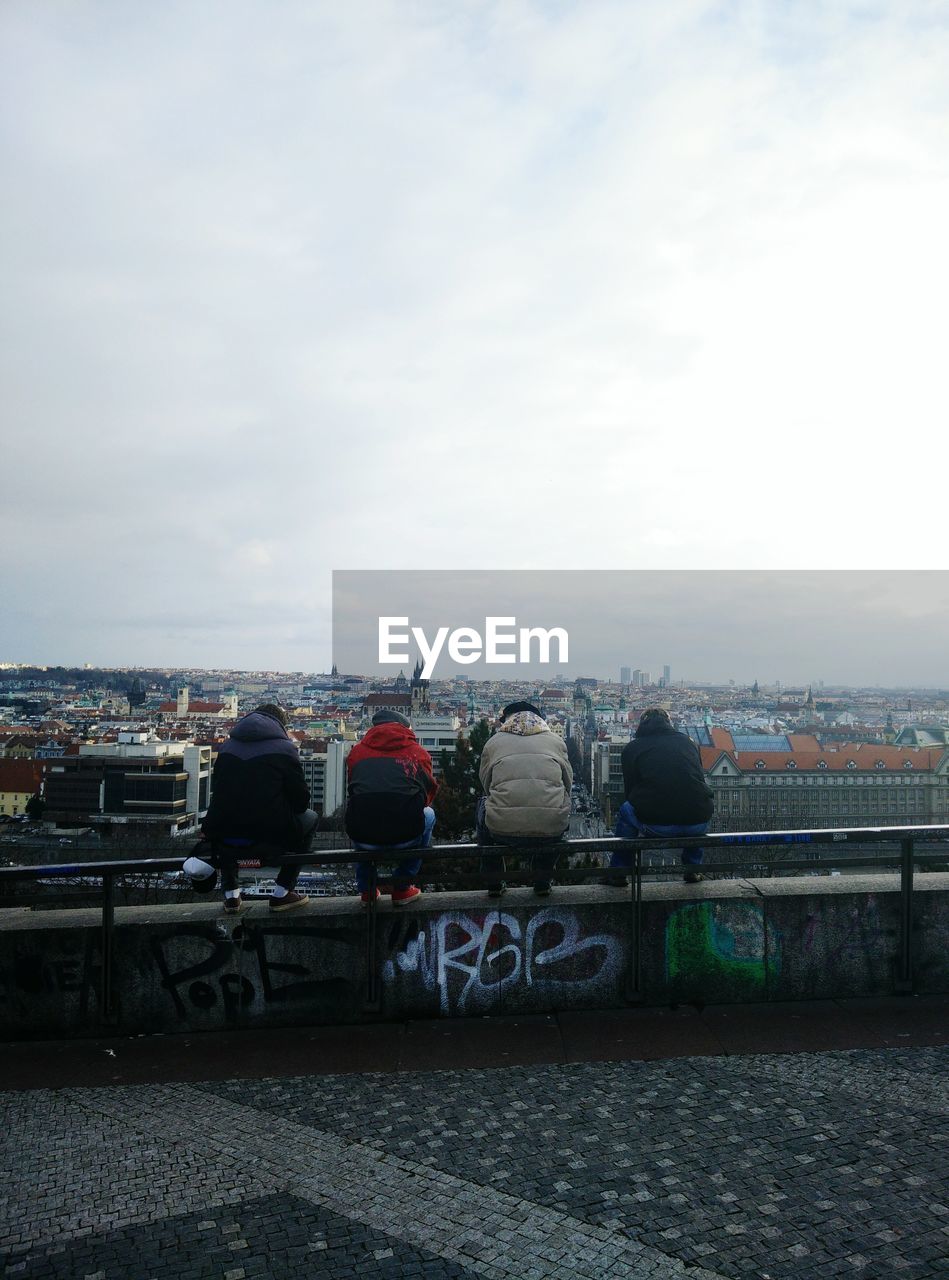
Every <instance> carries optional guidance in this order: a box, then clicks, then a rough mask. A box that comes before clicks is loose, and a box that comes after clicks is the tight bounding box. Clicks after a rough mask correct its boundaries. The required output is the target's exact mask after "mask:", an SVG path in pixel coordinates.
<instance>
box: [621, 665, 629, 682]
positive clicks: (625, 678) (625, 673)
mask: <svg viewBox="0 0 949 1280" xmlns="http://www.w3.org/2000/svg"><path fill="white" fill-rule="evenodd" d="M619 682H620V684H629V667H620V669H619Z"/></svg>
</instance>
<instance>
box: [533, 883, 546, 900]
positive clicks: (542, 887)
mask: <svg viewBox="0 0 949 1280" xmlns="http://www.w3.org/2000/svg"><path fill="white" fill-rule="evenodd" d="M534 892H535V893H536V894H537V896H538V898H549V897H550V881H549V880H538V881H536V882H535V884H534Z"/></svg>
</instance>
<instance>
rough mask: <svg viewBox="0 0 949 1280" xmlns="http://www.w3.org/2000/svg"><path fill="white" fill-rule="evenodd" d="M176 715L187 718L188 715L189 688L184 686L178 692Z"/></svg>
mask: <svg viewBox="0 0 949 1280" xmlns="http://www.w3.org/2000/svg"><path fill="white" fill-rule="evenodd" d="M175 714H176V715H179V716H186V715H187V714H188V686H187V685H184V686H183V687H182V688H181V689H179V690H178V697H177V700H176V703H175Z"/></svg>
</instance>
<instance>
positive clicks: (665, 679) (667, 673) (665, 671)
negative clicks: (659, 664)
mask: <svg viewBox="0 0 949 1280" xmlns="http://www.w3.org/2000/svg"><path fill="white" fill-rule="evenodd" d="M662 683H663V684H664V685H665V687H666V688H667V689H668V688H669V685H670V684H672V668H671V667H670V666H665V667H663V668H662Z"/></svg>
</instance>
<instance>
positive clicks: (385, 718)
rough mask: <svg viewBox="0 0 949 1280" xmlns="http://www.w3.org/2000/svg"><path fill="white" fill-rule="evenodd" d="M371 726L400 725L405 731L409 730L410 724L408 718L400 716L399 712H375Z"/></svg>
mask: <svg viewBox="0 0 949 1280" xmlns="http://www.w3.org/2000/svg"><path fill="white" fill-rule="evenodd" d="M372 723H373V725H374V726H375V725H377V724H401V725H404V726H405V728H406V729H411V727H412V722H411V720H410V719H409V718H408V716H404V715H402V713H401V711H377V712H376V714H375V715H374V716H373V717H372Z"/></svg>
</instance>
